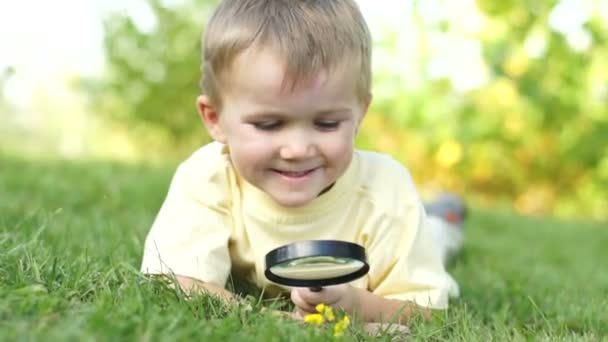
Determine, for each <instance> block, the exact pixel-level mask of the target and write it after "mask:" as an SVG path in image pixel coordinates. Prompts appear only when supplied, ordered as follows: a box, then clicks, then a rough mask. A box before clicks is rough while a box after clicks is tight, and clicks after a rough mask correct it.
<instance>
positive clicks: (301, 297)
mask: <svg viewBox="0 0 608 342" xmlns="http://www.w3.org/2000/svg"><path fill="white" fill-rule="evenodd" d="M291 299H292V301H293V302H294V304H295V305H296V307H297V309H298V312H299V313H300V315H302V316H304V315H306V314H309V313H315V312H316V309H315V307H316V305H317V304H319V303H324V304H327V305H331V306H334V307H339V308H341V309H343V310H345V311H346V312H347V313H348V314H350V315H354V316H357V317H359V318H360V319H361V320H363V321H365V322H379V323H388V322H392V323H398V324H406V323H407V322H408V321H409V320H410V319H411V318H412V317H414V316H416V315H420V316H422V317H423V318H424V319H430V318H431V313H432V310H431V309H430V308H427V307H423V306H420V305H416V303H414V302H413V301H404V300H397V299H390V298H385V297H382V296H379V295H377V294H374V293H372V292H369V291H367V290H365V289H360V288H357V287H354V286H352V285H349V284H344V285H337V286H330V287H325V288H323V290H322V291H320V292H313V291H310V290H309V289H306V288H298V289H294V290H293V291H292V293H291Z"/></svg>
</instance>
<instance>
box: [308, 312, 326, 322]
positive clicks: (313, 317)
mask: <svg viewBox="0 0 608 342" xmlns="http://www.w3.org/2000/svg"><path fill="white" fill-rule="evenodd" d="M304 322H306V323H310V324H316V325H321V324H323V322H325V318H323V315H321V314H318V313H316V314H308V315H306V316H304Z"/></svg>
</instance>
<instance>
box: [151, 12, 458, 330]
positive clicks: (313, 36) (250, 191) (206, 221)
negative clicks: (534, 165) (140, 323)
mask: <svg viewBox="0 0 608 342" xmlns="http://www.w3.org/2000/svg"><path fill="white" fill-rule="evenodd" d="M203 42H204V47H203V50H204V53H203V54H204V57H203V61H202V74H203V77H202V81H203V82H202V89H203V95H201V96H199V97H198V99H197V106H198V110H199V113H200V117H201V119H202V121H203V123H204V124H205V126H206V128H207V129H208V131H209V134H210V135H211V137H212V138H213V139H214V142H212V143H209V144H208V145H205V146H203V147H202V148H200V149H199V150H198V151H196V152H194V154H193V155H192V156H191V157H190V158H188V159H187V160H186V161H184V162H183V163H182V164H181V165H180V166H179V168H178V169H177V172H176V173H175V176H174V178H173V180H172V183H171V186H170V189H169V193H168V195H167V198H166V200H165V202H164V204H163V206H162V208H161V210H160V212H159V213H158V216H157V218H156V220H155V222H154V224H153V226H152V228H151V230H150V232H149V235H148V237H147V239H146V244H145V251H144V256H143V263H142V266H141V269H142V271H143V272H144V273H147V274H165V275H175V277H176V279H177V280H178V282H179V284H180V286H181V287H182V288H183V289H185V290H187V291H192V290H199V291H200V290H203V291H207V292H210V293H213V294H217V295H219V296H221V297H224V298H227V299H230V298H233V294H232V293H230V292H228V291H227V290H226V289H225V288H224V286H225V284H226V281H227V278H228V276H229V273H230V272H231V271H232V272H236V273H238V274H241V275H246V276H247V277H248V279H249V280H251V281H252V282H254V283H255V284H257V285H258V286H260V287H264V288H265V292H266V293H269V292H270V293H279V292H286V291H291V300H292V301H293V303H294V304H295V306H296V308H297V314H298V315H300V316H303V315H306V314H309V313H314V312H316V310H315V307H316V306H317V304H319V303H325V304H327V305H330V306H332V307H335V308H340V309H343V310H345V311H346V313H348V314H350V315H354V316H357V317H359V318H361V319H363V320H365V321H367V322H383V321H388V320H391V319H393V318H394V317H395V315H396V314H397V316H398V322H400V323H406V322H407V321H408V320H409V319H410V317H412V315H414V314H416V313H417V312H426V311H427V310H430V309H445V308H447V306H448V294H449V293H457V291H458V290H457V286H456V284H455V282H454V281H453V279H452V278H451V277H450V276H449V275H448V274H447V273H446V271H445V269H444V265H443V262H442V259H441V255H442V251H441V250H440V248H439V247H438V245H437V244H436V242H435V241H434V239H433V238H432V235H431V232H430V228H429V226H428V224H427V223H428V222H429V221H427V216H426V214H425V210H424V208H423V206H422V203H421V200H420V198H419V196H418V194H417V192H416V189H415V187H414V184H413V183H412V180H411V178H410V176H409V174H408V171H407V170H406V169H405V168H404V167H403V166H402V165H400V164H399V163H397V162H396V161H395V160H393V159H392V158H390V157H388V156H386V155H383V154H379V153H374V152H369V151H360V150H356V149H354V147H353V144H354V139H355V136H356V134H357V131H358V129H359V126H360V124H361V121H362V120H363V117H364V116H365V113H366V111H367V109H368V106H369V104H370V101H371V99H372V96H371V93H370V80H371V68H370V60H371V38H370V34H369V31H368V27H367V25H366V23H365V21H364V19H363V17H362V15H361V13H360V11H359V9H358V7H357V5H356V4H355V2H354V0H332V1H326V0H325V1H323V0H291V1H288V0H280V1H279V0H224V1H222V2H221V4H220V5H219V7H218V8H217V9H216V11H215V13H214V15H213V17H212V18H211V20H210V22H209V24H208V27H207V29H206V34H205V36H204V39H203ZM314 239H328V240H344V241H350V242H354V243H358V244H360V245H362V246H364V247H365V248H366V250H367V254H368V262H369V264H370V272H369V273H368V275H367V276H365V277H363V278H361V279H359V280H356V281H354V282H352V283H349V284H344V285H338V286H331V287H326V288H324V289H323V290H322V291H320V292H312V291H310V290H309V289H307V288H293V289H288V288H282V287H280V286H278V285H276V284H272V283H270V282H269V281H268V280H267V279H266V278H265V277H264V256H265V254H266V253H267V252H268V251H270V250H272V249H274V248H276V247H278V246H281V245H284V244H287V243H290V242H294V241H300V240H314Z"/></svg>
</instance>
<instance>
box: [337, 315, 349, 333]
mask: <svg viewBox="0 0 608 342" xmlns="http://www.w3.org/2000/svg"><path fill="white" fill-rule="evenodd" d="M349 324H350V319H349V318H348V316H344V317H343V318H342V319H341V320H340V321H339V322H337V323H336V324H335V325H334V336H342V335H344V330H346V328H347V327H348V325H349Z"/></svg>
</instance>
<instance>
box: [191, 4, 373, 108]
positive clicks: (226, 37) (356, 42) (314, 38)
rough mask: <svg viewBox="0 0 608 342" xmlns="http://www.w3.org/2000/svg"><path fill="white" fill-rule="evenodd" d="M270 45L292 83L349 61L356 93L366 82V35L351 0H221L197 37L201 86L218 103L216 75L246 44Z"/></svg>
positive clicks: (363, 91)
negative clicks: (355, 79) (200, 37)
mask: <svg viewBox="0 0 608 342" xmlns="http://www.w3.org/2000/svg"><path fill="white" fill-rule="evenodd" d="M266 47H271V48H273V49H274V51H273V52H274V53H279V54H280V56H281V57H282V58H283V59H284V60H285V80H286V81H289V82H290V83H291V86H292V87H295V86H296V85H297V84H298V83H300V82H305V81H311V80H312V79H311V78H312V77H314V76H315V75H317V74H318V72H320V71H321V70H328V71H329V70H333V69H335V68H336V67H339V66H343V65H348V63H354V65H355V67H356V70H354V71H353V72H357V73H358V74H359V79H358V82H357V85H356V91H357V95H358V97H359V98H360V99H361V100H363V101H366V100H367V99H368V98H369V95H370V87H371V36H370V33H369V29H368V27H367V24H366V23H365V20H364V18H363V16H362V14H361V12H360V10H359V7H358V6H357V4H356V3H355V1H354V0H223V1H222V2H221V3H220V5H219V6H218V8H217V9H216V11H215V13H214V14H213V16H212V17H211V19H210V21H209V24H208V26H207V29H206V32H205V35H204V37H203V62H202V66H201V71H202V79H201V88H202V91H203V92H204V93H205V94H207V95H208V96H209V97H210V98H211V99H212V100H213V101H214V102H215V104H216V106H218V107H221V94H220V88H221V80H222V78H223V77H224V76H225V75H226V74H227V72H229V70H230V67H231V66H232V63H233V62H234V60H235V58H236V57H237V56H238V55H239V54H240V53H242V52H243V51H245V50H246V49H249V48H266Z"/></svg>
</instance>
